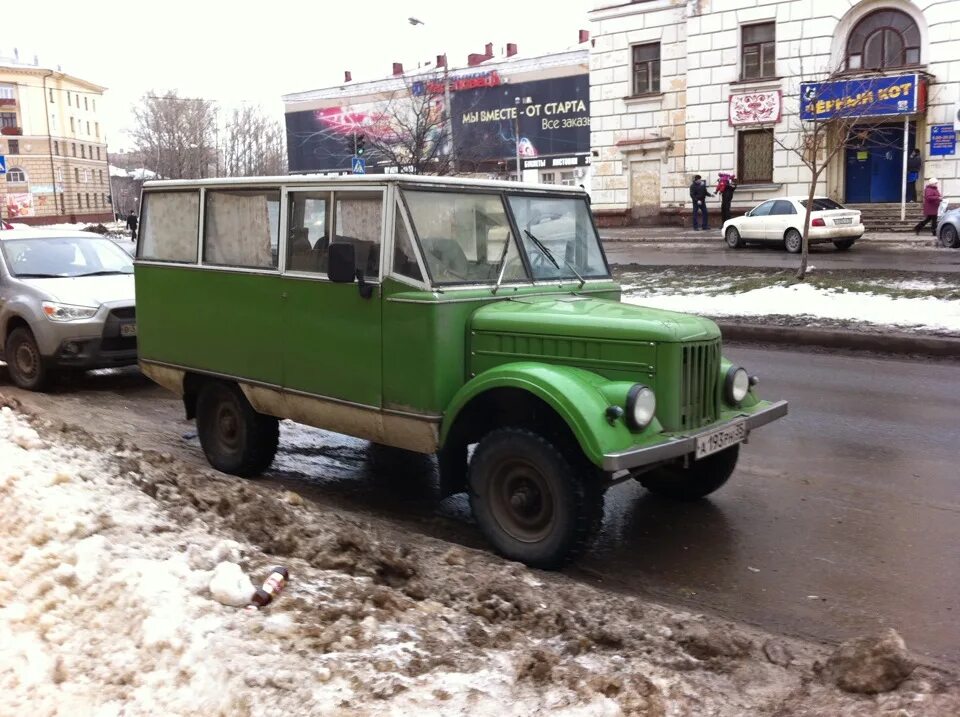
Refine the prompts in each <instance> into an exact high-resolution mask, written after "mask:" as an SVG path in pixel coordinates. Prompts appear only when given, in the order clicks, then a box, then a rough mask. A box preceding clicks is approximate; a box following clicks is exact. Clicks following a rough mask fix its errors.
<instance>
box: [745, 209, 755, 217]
mask: <svg viewBox="0 0 960 717" xmlns="http://www.w3.org/2000/svg"><path fill="white" fill-rule="evenodd" d="M751 214H753V210H752V209H751V210H750V211H749V212H747V213H746V214H744V215H743V216H745V217H749V216H750V215H751Z"/></svg>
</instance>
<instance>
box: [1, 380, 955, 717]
mask: <svg viewBox="0 0 960 717" xmlns="http://www.w3.org/2000/svg"><path fill="white" fill-rule="evenodd" d="M0 406H3V408H2V409H0V531H2V535H3V541H2V542H0V654H2V655H3V657H2V658H0V689H2V691H3V695H4V699H3V702H2V706H0V714H3V715H12V714H22V713H24V712H29V713H30V714H32V715H64V716H66V715H71V716H73V715H94V714H95V715H104V716H106V715H158V714H164V715H179V714H184V715H186V714H203V715H258V716H259V715H290V714H297V715H313V714H316V715H357V714H361V715H362V714H377V715H382V714H396V715H401V714H411V713H417V714H421V715H454V714H467V713H469V714H471V715H474V716H476V715H497V717H503V715H532V714H547V713H549V714H560V715H564V714H566V715H745V714H750V715H811V716H812V715H828V714H829V715H841V714H842V715H864V716H866V715H891V716H892V715H911V716H916V715H931V716H933V715H937V716H939V715H947V714H960V683H958V680H957V678H956V676H955V675H952V674H949V673H945V672H941V671H938V670H936V669H933V668H931V667H926V666H922V665H921V666H917V665H916V664H915V663H914V661H913V660H912V659H911V658H910V656H909V653H908V652H907V650H906V649H905V647H904V645H903V642H902V640H900V638H899V637H898V636H897V635H896V633H894V632H893V631H889V632H887V633H886V634H881V635H877V636H872V637H871V636H865V637H864V638H863V639H860V640H851V641H850V642H848V643H844V645H842V646H840V647H839V648H837V649H831V648H826V647H823V646H819V645H814V644H809V643H804V642H801V641H798V640H793V639H786V638H780V637H776V636H772V635H770V634H766V633H763V632H761V631H758V630H754V629H751V628H748V627H744V626H739V625H732V624H729V623H725V622H723V621H720V620H718V619H715V618H711V617H706V616H703V615H695V614H690V613H685V612H678V611H675V610H671V609H668V608H665V607H661V606H658V605H655V604H652V603H649V602H645V601H642V600H640V599H637V598H633V597H629V596H624V595H615V594H609V593H606V592H604V591H602V590H598V589H595V588H592V587H589V586H584V585H582V584H578V583H576V582H574V581H571V580H570V579H568V578H566V577H564V576H563V575H556V574H548V573H542V572H536V571H531V570H529V569H527V568H526V567H524V566H522V565H519V564H515V563H507V562H504V561H502V560H499V559H498V558H496V557H495V556H493V555H490V554H487V553H484V552H480V551H474V550H469V549H466V548H460V547H451V546H450V545H449V544H447V543H443V542H442V541H439V540H435V539H432V538H429V537H426V536H422V535H418V534H413V533H409V532H405V531H403V530H401V529H400V528H398V527H397V526H395V525H392V524H390V523H389V522H386V521H380V520H378V519H377V518H376V517H368V516H353V515H350V514H346V513H344V512H336V511H333V510H329V509H325V508H323V507H320V506H317V505H313V504H310V503H309V502H305V501H303V500H302V499H301V498H300V496H298V495H297V494H295V493H290V492H288V493H278V492H277V491H275V490H272V489H269V488H263V487H259V486H258V485H257V484H256V483H255V482H249V481H247V482H245V481H242V480H239V479H234V478H229V477H226V476H222V475H219V474H216V473H213V472H210V471H205V470H197V469H195V468H193V467H190V466H187V465H186V464H183V463H181V462H179V461H178V460H176V459H174V458H173V457H172V456H170V455H167V454H162V453H156V452H151V451H143V450H140V449H138V448H137V447H136V446H134V445H132V444H130V443H128V442H126V441H125V440H124V439H121V438H117V439H116V440H115V441H114V442H105V441H104V440H103V439H102V438H94V437H92V436H91V435H90V434H88V433H86V432H85V431H83V430H82V429H79V428H76V427H73V426H67V425H61V424H54V423H51V422H49V421H47V420H45V419H43V418H42V417H40V416H29V415H26V414H25V413H24V412H23V411H22V409H21V408H20V407H19V406H18V405H17V404H16V402H15V401H13V400H8V399H4V398H3V397H2V396H0ZM638 559H641V558H639V557H638ZM225 564H226V565H227V566H228V569H227V570H225V569H224V567H223V566H224V565H225ZM276 565H283V566H285V567H286V568H287V569H288V570H289V575H290V582H289V584H287V585H286V587H285V588H284V590H283V592H282V594H279V595H277V596H276V597H275V598H274V599H273V600H272V602H270V604H269V605H266V606H264V607H263V608H262V609H260V610H258V611H248V610H244V609H243V608H242V607H236V606H231V605H227V604H223V602H224V601H227V602H229V601H230V598H223V599H222V600H217V599H215V597H214V594H215V593H216V594H217V595H220V593H221V592H222V588H217V587H216V586H217V585H218V581H215V580H214V577H215V574H216V573H218V572H219V573H220V575H221V576H222V575H223V574H225V573H231V575H230V576H229V577H230V580H232V581H233V583H234V584H237V583H239V584H240V586H241V588H242V589H241V590H240V591H239V592H240V593H241V594H239V595H234V596H233V598H234V602H235V603H236V604H237V605H239V604H242V601H243V599H245V597H249V595H248V593H247V590H252V584H251V583H250V579H249V577H250V576H254V577H256V578H257V579H258V581H259V579H262V578H263V577H264V576H266V575H268V574H270V573H271V570H272V569H273V566H276ZM219 582H220V583H222V582H223V581H222V580H219ZM226 593H227V594H229V593H230V591H229V590H227V591H226ZM221 597H222V596H221Z"/></svg>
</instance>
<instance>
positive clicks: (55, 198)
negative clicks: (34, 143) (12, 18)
mask: <svg viewBox="0 0 960 717" xmlns="http://www.w3.org/2000/svg"><path fill="white" fill-rule="evenodd" d="M53 74H54V72H53V70H50V71H49V72H48V73H47V74H45V75H44V76H43V114H44V116H45V117H46V118H47V153H48V154H49V155H50V186H52V187H53V206H54V208H56V207H58V206H59V207H60V209H59V210H58V211H59V212H60V213H61V214H66V213H67V212H66V207H64V206H63V205H62V203H61V202H60V201H59V197H60V195H58V194H57V172H56V169H55V168H54V166H53V137H51V136H50V108H49V107H48V105H47V103H48V102H49V100H50V95H49V94H48V93H47V78H48V77H51V76H52V75H53Z"/></svg>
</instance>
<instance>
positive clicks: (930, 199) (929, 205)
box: [913, 177, 942, 236]
mask: <svg viewBox="0 0 960 717" xmlns="http://www.w3.org/2000/svg"><path fill="white" fill-rule="evenodd" d="M938 185H939V182H938V181H937V179H936V177H931V178H930V179H928V180H927V186H926V187H925V188H924V190H923V220H922V221H921V222H920V223H918V224H917V226H915V227H914V228H913V233H914V234H919V233H920V230H921V229H923V227H924V226H925V225H926V223H927V222H930V231H931V233H932V234H933V235H934V236H936V235H937V216H938V214H939V212H940V200H941V199H942V196H941V195H940V187H939V186H938Z"/></svg>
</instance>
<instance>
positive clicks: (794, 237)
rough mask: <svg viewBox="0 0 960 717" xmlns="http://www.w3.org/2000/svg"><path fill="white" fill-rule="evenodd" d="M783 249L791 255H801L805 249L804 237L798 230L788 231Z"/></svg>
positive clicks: (784, 237)
mask: <svg viewBox="0 0 960 717" xmlns="http://www.w3.org/2000/svg"><path fill="white" fill-rule="evenodd" d="M783 248H784V249H786V250H787V251H788V252H790V253H791V254H799V253H800V250H801V249H803V235H802V234H801V233H800V232H798V231H797V230H796V229H787V231H786V233H785V234H784V235H783Z"/></svg>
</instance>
